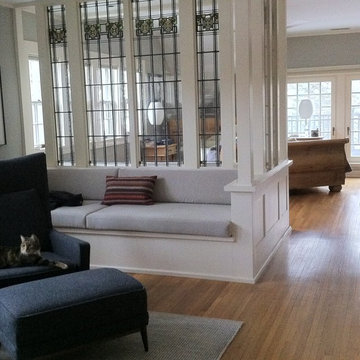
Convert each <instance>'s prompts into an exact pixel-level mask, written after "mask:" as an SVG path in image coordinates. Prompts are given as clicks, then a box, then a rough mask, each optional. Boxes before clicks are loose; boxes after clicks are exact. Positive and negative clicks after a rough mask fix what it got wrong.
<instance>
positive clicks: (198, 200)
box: [118, 167, 237, 204]
mask: <svg viewBox="0 0 360 360" xmlns="http://www.w3.org/2000/svg"><path fill="white" fill-rule="evenodd" d="M153 175H156V176H157V180H156V183H155V187H154V194H153V199H154V201H157V202H177V203H195V204H230V202H231V201H230V200H231V199H230V193H229V192H226V191H224V186H225V185H227V184H230V183H231V182H232V181H234V180H235V179H236V177H237V170H234V169H222V168H201V169H183V168H181V169H178V168H161V167H157V168H154V167H148V168H146V167H144V168H136V169H133V168H119V174H118V176H153Z"/></svg>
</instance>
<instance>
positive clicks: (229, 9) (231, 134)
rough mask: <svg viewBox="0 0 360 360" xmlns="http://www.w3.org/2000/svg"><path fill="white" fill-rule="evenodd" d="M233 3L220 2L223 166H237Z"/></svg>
mask: <svg viewBox="0 0 360 360" xmlns="http://www.w3.org/2000/svg"><path fill="white" fill-rule="evenodd" d="M233 15H234V14H233V3H232V1H219V24H220V25H219V74H220V104H221V109H220V110H221V154H222V166H223V167H224V168H233V167H234V166H235V147H234V141H235V125H234V124H235V116H236V114H235V73H234V60H235V59H234V57H233V56H231V55H232V54H234V22H233Z"/></svg>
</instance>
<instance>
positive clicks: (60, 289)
mask: <svg viewBox="0 0 360 360" xmlns="http://www.w3.org/2000/svg"><path fill="white" fill-rule="evenodd" d="M147 322H148V313H147V300H146V291H145V289H144V287H143V286H142V284H141V283H140V282H139V281H137V280H136V279H134V278H132V277H131V276H129V275H127V274H125V273H122V272H121V271H119V270H115V269H96V270H88V271H81V272H77V273H73V274H68V275H63V276H58V277H55V278H49V279H44V280H39V281H32V282H28V283H25V284H20V285H15V286H10V287H7V288H5V289H1V290H0V341H1V343H2V344H4V346H5V347H6V348H7V350H8V351H9V352H10V353H11V354H13V355H16V356H19V357H22V356H24V355H25V354H28V355H29V354H31V356H37V355H39V354H43V353H47V352H53V351H54V350H56V349H63V348H66V347H67V346H73V345H79V344H81V343H87V342H89V341H91V340H94V339H97V338H99V339H101V338H102V337H105V336H109V335H115V334H117V333H122V332H124V331H132V330H135V329H137V330H140V328H141V327H143V326H145V325H146V324H147ZM24 357H25V356H24Z"/></svg>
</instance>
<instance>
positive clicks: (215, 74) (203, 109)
mask: <svg viewBox="0 0 360 360" xmlns="http://www.w3.org/2000/svg"><path fill="white" fill-rule="evenodd" d="M196 24H197V26H196V30H197V31H196V35H197V62H198V88H199V99H198V101H199V122H200V123H199V131H200V132H199V144H200V149H199V150H200V164H201V166H209V165H215V166H220V165H221V116H220V79H219V59H218V53H219V11H218V2H217V0H215V1H210V0H197V1H196Z"/></svg>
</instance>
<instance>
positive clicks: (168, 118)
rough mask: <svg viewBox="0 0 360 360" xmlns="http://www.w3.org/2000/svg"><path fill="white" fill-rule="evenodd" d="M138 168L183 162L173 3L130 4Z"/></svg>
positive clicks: (175, 6) (138, 0)
mask: <svg viewBox="0 0 360 360" xmlns="http://www.w3.org/2000/svg"><path fill="white" fill-rule="evenodd" d="M132 6H133V26H134V33H135V39H134V49H135V65H136V89H137V110H138V127H139V134H138V136H139V144H140V156H141V164H143V165H146V164H148V163H152V164H155V165H159V164H164V165H169V164H171V163H174V164H177V165H181V164H182V163H183V150H182V143H183V141H182V118H181V91H180V83H181V76H180V69H179V51H178V36H179V35H178V34H179V27H178V16H179V14H178V2H177V1H174V0H162V1H151V2H150V1H146V2H144V1H141V0H133V1H132Z"/></svg>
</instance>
